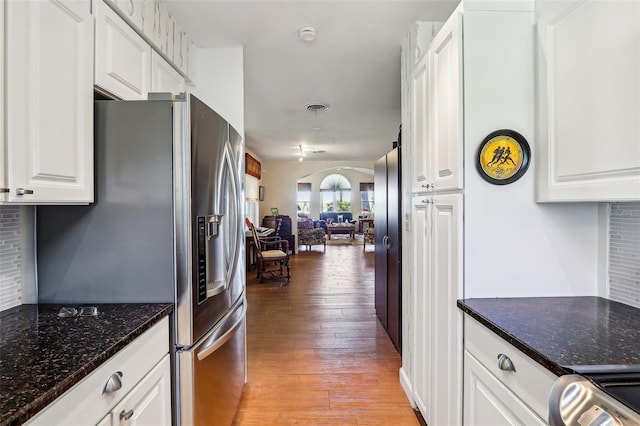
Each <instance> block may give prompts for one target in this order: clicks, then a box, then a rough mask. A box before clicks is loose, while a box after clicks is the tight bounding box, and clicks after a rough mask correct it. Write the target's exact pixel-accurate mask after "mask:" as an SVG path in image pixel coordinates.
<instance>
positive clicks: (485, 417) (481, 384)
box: [464, 351, 547, 426]
mask: <svg viewBox="0 0 640 426" xmlns="http://www.w3.org/2000/svg"><path fill="white" fill-rule="evenodd" d="M464 395H465V403H464V425H465V426H512V425H546V424H547V423H546V422H545V421H543V420H542V419H541V418H540V417H538V416H537V415H536V414H535V413H534V412H533V411H531V409H530V408H529V407H527V406H526V404H524V402H522V401H521V400H520V399H519V398H518V397H517V396H516V395H515V394H514V393H513V392H511V391H510V390H509V389H508V388H507V387H506V386H505V385H503V384H502V383H501V382H500V381H499V380H498V379H497V378H496V377H495V376H493V375H492V374H491V373H490V372H489V371H488V370H487V369H486V368H484V367H483V366H482V364H481V363H480V362H479V361H478V360H477V359H476V358H475V357H474V356H473V355H471V353H470V352H467V351H464Z"/></svg>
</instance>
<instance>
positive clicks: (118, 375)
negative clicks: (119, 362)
mask: <svg viewBox="0 0 640 426" xmlns="http://www.w3.org/2000/svg"><path fill="white" fill-rule="evenodd" d="M121 379H122V371H116V372H115V373H113V374H112V375H111V377H109V380H107V384H106V385H104V390H103V391H102V393H111V392H115V391H117V390H119V389H121V388H122V380H121Z"/></svg>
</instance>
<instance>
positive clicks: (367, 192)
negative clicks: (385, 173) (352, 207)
mask: <svg viewBox="0 0 640 426" xmlns="http://www.w3.org/2000/svg"><path fill="white" fill-rule="evenodd" d="M375 196H376V193H375V191H374V186H373V182H362V183H360V212H361V213H373V205H374V202H375V198H376V197H375Z"/></svg>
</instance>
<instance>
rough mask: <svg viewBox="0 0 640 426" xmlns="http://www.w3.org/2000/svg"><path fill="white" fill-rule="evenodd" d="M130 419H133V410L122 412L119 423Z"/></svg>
mask: <svg viewBox="0 0 640 426" xmlns="http://www.w3.org/2000/svg"><path fill="white" fill-rule="evenodd" d="M131 417H133V409H131V410H129V411H124V410H122V411H121V412H120V421H123V420H125V421H126V420H129V419H130V418H131Z"/></svg>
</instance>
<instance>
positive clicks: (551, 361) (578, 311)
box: [458, 297, 640, 375]
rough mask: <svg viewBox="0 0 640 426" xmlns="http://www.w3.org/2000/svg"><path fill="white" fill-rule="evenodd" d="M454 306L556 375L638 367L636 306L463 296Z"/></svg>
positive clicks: (565, 299) (590, 299)
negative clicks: (617, 367)
mask: <svg viewBox="0 0 640 426" xmlns="http://www.w3.org/2000/svg"><path fill="white" fill-rule="evenodd" d="M458 307H459V308H460V309H462V310H463V311H464V312H466V313H468V314H469V315H471V316H472V317H473V318H475V319H476V320H478V321H480V322H481V323H482V324H484V325H485V326H486V327H487V328H489V329H490V330H492V331H493V332H495V333H497V334H498V335H499V336H500V337H502V338H504V339H505V340H507V341H508V342H509V343H511V344H512V345H514V346H515V347H517V348H518V349H520V350H521V351H523V352H524V353H526V354H527V355H529V356H530V357H531V358H533V359H534V360H536V361H537V362H538V363H540V364H541V365H543V366H544V367H546V368H547V369H548V370H550V371H551V372H553V373H555V374H557V375H562V374H567V373H569V374H571V373H575V372H580V371H581V370H582V369H584V368H585V367H591V366H605V365H626V366H629V367H631V366H636V367H640V309H636V308H633V307H631V306H628V305H625V304H622V303H618V302H613V301H611V300H608V299H604V298H600V297H532V298H504V299H464V300H459V301H458ZM627 368H628V367H627Z"/></svg>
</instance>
